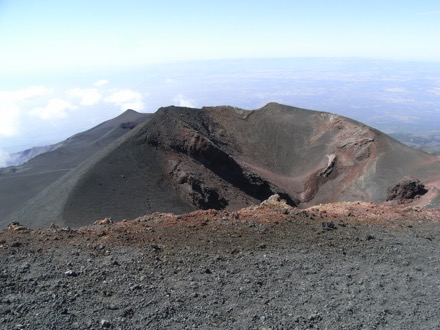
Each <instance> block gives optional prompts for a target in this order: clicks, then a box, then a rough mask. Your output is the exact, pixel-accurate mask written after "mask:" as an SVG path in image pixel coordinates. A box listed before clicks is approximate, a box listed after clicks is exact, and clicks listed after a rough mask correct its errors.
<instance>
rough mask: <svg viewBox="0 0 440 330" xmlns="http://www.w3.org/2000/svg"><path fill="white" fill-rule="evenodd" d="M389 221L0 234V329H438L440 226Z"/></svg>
mask: <svg viewBox="0 0 440 330" xmlns="http://www.w3.org/2000/svg"><path fill="white" fill-rule="evenodd" d="M373 207H374V210H371V209H372V208H373ZM341 210H342V211H341ZM390 210H391V207H387V208H385V207H383V208H382V207H381V206H377V207H376V206H371V205H370V206H368V205H359V206H357V207H352V208H351V209H349V208H348V207H346V206H344V207H340V209H337V210H336V208H335V207H330V206H329V207H328V208H327V209H325V208H324V207H323V208H321V209H319V208H315V209H310V210H297V209H292V208H288V207H284V208H276V207H263V206H261V207H259V208H258V207H256V208H249V209H246V210H243V211H239V212H226V211H222V212H219V211H198V212H195V213H192V214H189V215H185V216H173V215H170V214H154V215H150V216H145V217H143V218H139V219H136V220H133V221H124V222H118V223H114V224H108V225H94V226H88V227H83V228H79V229H69V228H57V227H52V228H48V229H38V230H28V229H22V228H18V230H13V229H9V230H4V231H0V262H1V268H0V270H1V271H0V277H1V281H0V288H1V296H0V327H1V328H2V329H103V328H104V329H105V328H108V329H166V328H169V329H171V328H172V329H438V328H440V295H439V293H440V277H439V274H440V270H439V265H440V262H439V259H440V253H439V252H440V246H439V242H440V240H439V233H440V224H439V223H438V220H439V218H438V212H437V213H435V212H436V211H430V212H431V213H429V214H428V213H426V212H427V211H426V212H425V211H420V210H404V209H402V210H401V212H400V213H399V215H398V216H397V215H396V214H397V213H392V214H391V213H389V214H387V213H386V212H391V211H390ZM332 212H333V213H332ZM378 214H381V215H382V216H381V217H377V216H376V215H378ZM387 217H389V219H387V220H386V221H384V220H383V219H385V218H387ZM16 229H17V228H16Z"/></svg>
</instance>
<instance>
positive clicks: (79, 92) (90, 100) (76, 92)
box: [66, 88, 102, 105]
mask: <svg viewBox="0 0 440 330" xmlns="http://www.w3.org/2000/svg"><path fill="white" fill-rule="evenodd" d="M66 93H67V94H68V95H71V96H76V97H79V98H81V101H80V104H81V105H94V104H96V103H98V102H99V101H101V99H102V96H101V94H100V93H99V92H98V90H97V89H96V88H88V89H82V88H72V89H69V90H67V91H66Z"/></svg>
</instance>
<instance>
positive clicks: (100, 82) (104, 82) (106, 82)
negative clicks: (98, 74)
mask: <svg viewBox="0 0 440 330" xmlns="http://www.w3.org/2000/svg"><path fill="white" fill-rule="evenodd" d="M107 84H108V80H105V79H101V80H98V81H95V83H94V85H95V86H96V87H100V86H104V85H107Z"/></svg>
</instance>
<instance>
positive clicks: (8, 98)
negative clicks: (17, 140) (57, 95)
mask: <svg viewBox="0 0 440 330" xmlns="http://www.w3.org/2000/svg"><path fill="white" fill-rule="evenodd" d="M51 92H52V91H51V90H50V89H48V88H46V87H43V86H32V87H29V88H25V89H19V90H16V91H0V111H1V120H0V136H4V137H11V136H14V135H17V134H18V133H19V127H20V117H21V114H22V111H21V106H22V104H23V103H25V102H26V101H29V100H31V99H33V98H36V97H41V96H45V95H48V94H50V93H51Z"/></svg>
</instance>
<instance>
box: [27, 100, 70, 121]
mask: <svg viewBox="0 0 440 330" xmlns="http://www.w3.org/2000/svg"><path fill="white" fill-rule="evenodd" d="M74 109H76V107H75V106H73V105H72V104H70V103H69V102H67V101H65V100H63V99H51V100H49V103H48V104H47V105H46V106H45V107H38V108H35V109H33V110H31V111H29V114H30V115H31V116H35V117H39V118H40V119H43V120H51V119H60V118H66V117H67V112H68V111H69V110H74Z"/></svg>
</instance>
